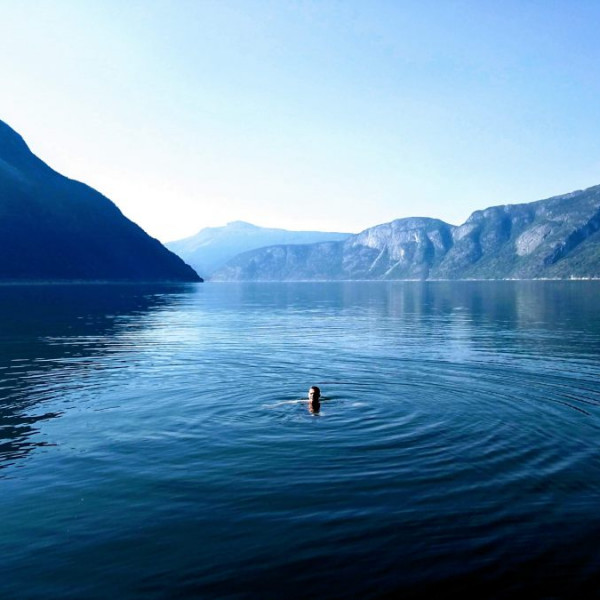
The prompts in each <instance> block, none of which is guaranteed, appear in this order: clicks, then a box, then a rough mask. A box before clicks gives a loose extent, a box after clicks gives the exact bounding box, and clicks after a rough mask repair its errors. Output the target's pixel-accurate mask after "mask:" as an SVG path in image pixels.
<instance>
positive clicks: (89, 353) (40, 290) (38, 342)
mask: <svg viewBox="0 0 600 600" xmlns="http://www.w3.org/2000/svg"><path fill="white" fill-rule="evenodd" d="M186 289H187V290H189V286H188V285H187V284H178V285H175V286H173V285H171V286H161V285H150V286H144V285H94V284H91V285H90V284H88V285H84V284H82V285H67V284H55V285H4V286H0V336H1V338H0V339H1V342H2V343H1V344H0V390H1V391H2V399H1V401H0V469H2V468H3V467H5V466H8V465H10V464H12V463H13V461H14V460H15V459H17V458H24V457H25V456H27V454H28V453H29V452H30V451H31V450H32V449H34V448H36V447H41V446H46V445H49V444H50V445H52V444H53V442H48V441H44V440H37V441H32V437H33V436H34V434H37V433H38V432H39V430H38V429H37V428H36V427H35V425H36V423H38V422H40V421H45V420H47V419H53V418H56V417H59V416H60V415H61V414H62V412H63V411H58V412H46V411H44V408H43V407H44V403H45V402H46V401H47V400H51V399H53V397H54V395H55V391H56V387H55V386H56V380H57V379H61V378H62V379H63V380H66V379H68V377H69V376H70V371H68V370H66V371H65V370H64V368H62V367H64V365H67V364H75V365H77V367H78V369H79V370H85V369H86V368H87V369H101V368H103V362H102V357H103V356H106V355H108V354H111V353H114V351H115V349H116V348H117V349H120V350H123V349H124V348H126V344H127V342H126V340H121V342H119V341H118V340H119V337H120V336H121V337H122V334H123V332H125V331H132V330H135V329H139V328H141V327H144V320H143V317H144V315H146V314H148V313H150V312H152V311H157V310H161V309H164V308H165V307H168V306H169V305H170V304H172V303H173V302H176V298H177V293H182V291H184V290H186ZM49 381H51V382H52V384H53V385H52V386H49V385H45V383H46V382H49ZM65 383H67V381H65ZM0 477H1V473H0Z"/></svg>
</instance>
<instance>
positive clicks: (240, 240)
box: [166, 221, 350, 277]
mask: <svg viewBox="0 0 600 600" xmlns="http://www.w3.org/2000/svg"><path fill="white" fill-rule="evenodd" d="M349 235H350V234H349V233H331V232H320V231H288V230H286V229H269V228H265V227H257V226H256V225H252V224H251V223H245V222H244V221H234V222H232V223H228V224H227V225H226V226H225V227H207V228H205V229H202V230H201V231H199V232H198V233H197V234H196V235H193V236H191V237H189V238H185V239H183V240H178V241H175V242H169V243H167V244H166V246H167V248H169V250H172V251H173V252H175V254H177V255H178V256H180V257H181V258H182V259H183V260H184V261H185V262H187V263H188V264H190V265H192V267H194V269H196V271H198V272H199V273H202V274H203V275H204V276H205V277H208V276H210V275H211V274H212V273H213V272H214V271H215V270H217V269H218V268H219V267H221V266H222V265H224V264H225V263H226V262H227V261H228V260H230V259H231V258H233V257H234V256H236V255H237V254H240V253H241V252H246V251H248V250H254V249H256V248H262V247H264V246H273V245H277V244H310V243H314V242H321V241H322V242H325V241H338V240H344V239H346V238H347V237H348V236H349Z"/></svg>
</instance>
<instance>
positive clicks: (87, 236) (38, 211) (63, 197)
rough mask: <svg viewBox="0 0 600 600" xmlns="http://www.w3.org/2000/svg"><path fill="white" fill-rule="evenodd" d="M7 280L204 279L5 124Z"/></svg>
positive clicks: (1, 218)
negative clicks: (36, 152) (59, 170)
mask: <svg viewBox="0 0 600 600" xmlns="http://www.w3.org/2000/svg"><path fill="white" fill-rule="evenodd" d="M0 243H1V244H2V252H1V253H0V281H73V280H77V281H147V282H152V281H165V282H166V281H202V280H201V278H200V277H199V276H198V275H197V274H196V273H195V272H194V270H193V269H192V268H191V267H189V266H188V265H186V264H185V263H184V262H183V261H182V260H181V258H179V257H178V256H176V255H175V254H173V253H172V252H170V251H169V250H167V249H166V248H165V247H164V246H163V245H162V244H161V243H160V242H159V241H158V240H156V239H154V238H151V237H150V236H149V235H148V234H146V233H145V232H144V231H143V230H142V229H141V228H140V227H138V226H137V225H136V224H135V223H133V222H132V221H130V220H129V219H127V218H126V217H125V216H123V214H122V213H121V211H120V210H119V209H118V208H117V207H116V206H115V205H114V204H113V203H112V202H111V201H110V200H109V199H108V198H106V197H104V196H103V195H102V194H100V193H99V192H97V191H96V190H94V189H92V188H90V187H88V186H87V185H85V184H83V183H79V182H77V181H73V180H71V179H68V178H67V177H64V176H63V175H61V174H59V173H57V172H56V171H54V170H52V169H51V168H50V167H49V166H48V165H47V164H45V163H44V162H42V161H41V160H40V159H39V158H37V157H36V156H35V155H34V154H33V153H32V152H31V151H30V150H29V148H28V147H27V144H26V143H25V141H24V140H23V138H22V137H21V136H20V135H19V134H18V133H16V132H15V131H14V130H12V129H11V128H10V127H9V126H8V125H7V124H6V123H4V122H2V121H0Z"/></svg>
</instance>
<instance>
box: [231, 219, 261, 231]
mask: <svg viewBox="0 0 600 600" xmlns="http://www.w3.org/2000/svg"><path fill="white" fill-rule="evenodd" d="M227 227H229V228H230V229H260V227H258V226H257V225H252V223H248V222H247V221H230V222H229V223H227Z"/></svg>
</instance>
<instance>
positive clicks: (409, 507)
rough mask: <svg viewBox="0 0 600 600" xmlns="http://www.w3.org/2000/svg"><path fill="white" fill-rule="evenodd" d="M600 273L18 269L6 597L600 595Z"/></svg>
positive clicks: (2, 377) (10, 298)
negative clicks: (551, 276)
mask: <svg viewBox="0 0 600 600" xmlns="http://www.w3.org/2000/svg"><path fill="white" fill-rule="evenodd" d="M599 283H600V282H550V281H547V282H545V281H544V282H511V281H507V282H332V283H308V282H307V283H285V284H276V283H264V284H261V283H247V284H239V283H235V284H233V283H232V284H226V283H222V284H214V283H207V284H200V285H195V284H188V285H170V286H128V285H114V286H109V285H106V286H102V285H80V286H70V285H64V286H43V285H40V286H3V287H1V288H0V319H1V321H2V323H1V325H2V327H1V330H0V331H1V336H2V344H1V350H0V386H1V389H2V400H1V401H0V486H2V494H0V530H2V532H3V535H2V536H1V537H0V552H2V555H3V557H5V558H4V560H3V562H2V564H0V597H3V598H4V597H6V598H13V597H14V598H18V597H26V598H48V597H60V598H73V599H75V598H90V599H94V598H98V599H100V598H106V597H109V596H111V595H112V596H115V597H118V598H126V599H130V598H144V599H146V598H173V597H177V598H219V599H220V598H254V597H255V598H281V597H285V598H306V597H318V598H345V597H360V598H385V597H395V596H400V597H406V598H409V597H423V598H425V597H431V595H432V594H433V595H435V596H436V597H447V596H448V595H450V594H451V593H466V592H469V593H474V594H476V595H478V597H485V598H508V597H510V596H512V595H514V594H515V593H523V594H527V595H529V596H530V597H536V598H541V597H543V598H546V597H553V598H571V597H578V598H582V597H595V594H596V592H597V590H598V585H599V584H600V550H599V549H598V545H597V536H598V533H600V517H599V516H598V514H597V498H598V497H599V495H600V453H599V452H598V450H597V440H598V434H599V433H600V426H599V417H600V360H599V359H600V308H599V305H598V302H597V299H598V292H599V291H600V285H599ZM310 385H319V386H320V387H321V391H322V395H323V401H322V403H321V408H320V410H319V412H318V414H311V412H310V411H309V410H308V406H307V404H306V402H305V399H306V394H307V390H308V387H309V386H310ZM303 400H304V401H303Z"/></svg>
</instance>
